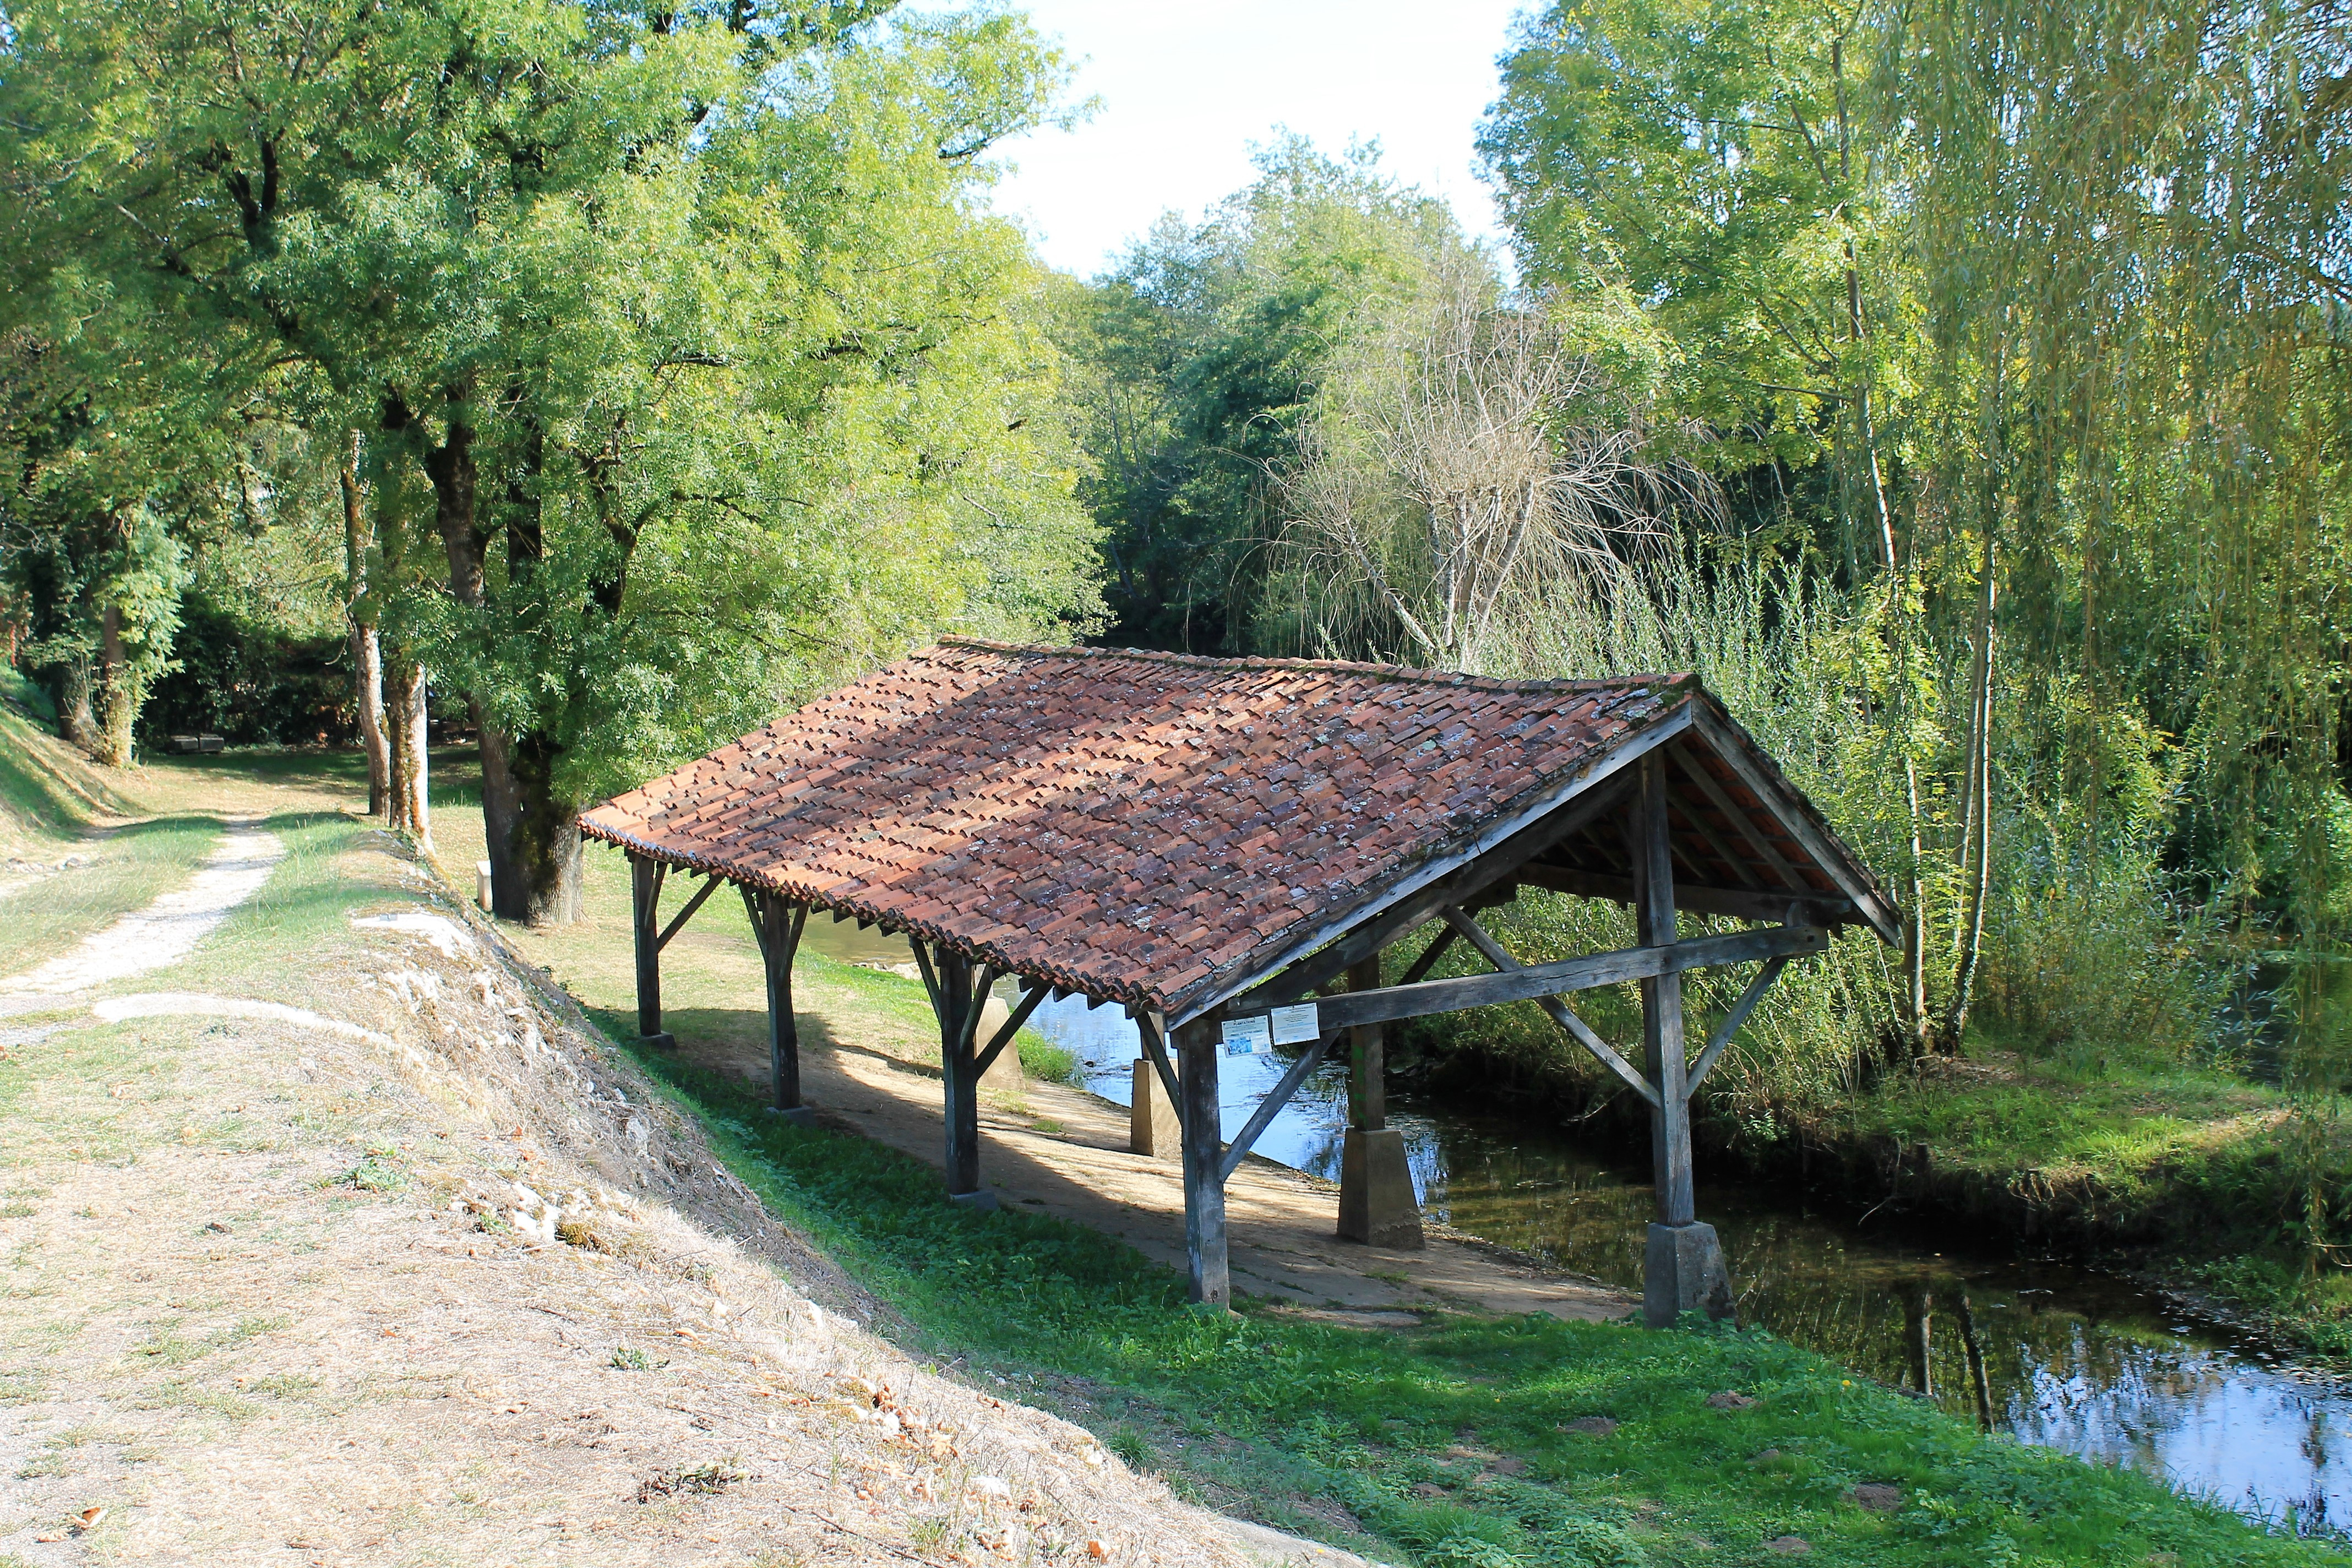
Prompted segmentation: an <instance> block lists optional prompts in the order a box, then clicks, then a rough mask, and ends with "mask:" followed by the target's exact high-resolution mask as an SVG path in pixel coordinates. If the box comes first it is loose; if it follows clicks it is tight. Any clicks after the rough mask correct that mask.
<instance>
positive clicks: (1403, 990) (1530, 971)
mask: <svg viewBox="0 0 2352 1568" xmlns="http://www.w3.org/2000/svg"><path fill="white" fill-rule="evenodd" d="M1829 944H1830V937H1829V932H1827V931H1823V930H1822V929H1821V928H1820V927H1818V926H1774V927H1771V928H1769V929H1768V930H1765V931H1734V932H1732V933H1731V934H1730V935H1728V936H1706V937H1695V938H1693V939H1691V940H1690V941H1688V942H1673V943H1668V944H1664V945H1661V946H1656V947H1629V948H1626V949H1623V950H1622V951H1621V952H1598V953H1593V954H1591V956H1590V957H1585V958H1570V959H1562V960H1560V961H1559V963H1531V964H1528V965H1527V966H1526V967H1524V968H1521V969H1517V970H1514V971H1512V972H1510V973H1505V974H1472V975H1466V976H1464V977H1463V978H1460V979H1455V980H1424V981H1421V982H1419V983H1418V984H1412V985H1391V986H1386V987H1384V988H1382V989H1381V990H1378V991H1349V992H1343V993H1341V994H1339V995H1337V996H1327V997H1325V998H1323V999H1322V1000H1321V1001H1318V1003H1317V1004H1316V1006H1317V1007H1318V1008H1319V1009H1320V1010H1321V1011H1320V1013H1319V1014H1318V1017H1319V1019H1320V1021H1321V1023H1322V1026H1323V1027H1325V1028H1327V1029H1330V1028H1343V1027H1349V1026H1354V1025H1357V1024H1380V1023H1389V1022H1392V1021H1394V1020H1396V1019H1398V1018H1422V1017H1426V1016H1429V1015H1430V1014H1432V1013H1454V1012H1459V1011H1460V1010H1461V1009H1463V1008H1465V1007H1483V1006H1485V1005H1487V1004H1489V1003H1493V1002H1525V1001H1528V1000H1530V999H1532V998H1534V997H1538V996H1560V995H1566V994H1568V993H1570V992H1571V991H1590V990H1591V989H1593V988H1594V987H1595V986H1600V985H1614V984H1618V983H1619V982H1621V981H1626V980H1643V979H1646V978H1648V977H1649V976H1651V975H1654V974H1668V973H1681V972H1682V971H1684V970H1685V969H1706V968H1711V967H1713V966H1714V965H1716V964H1719V963H1749V962H1751V961H1753V960H1755V959H1759V958H1769V957H1771V956H1772V955H1773V954H1775V953H1781V952H1785V953H1788V954H1790V955H1791V956H1795V955H1799V954H1802V953H1808V952H1825V951H1827V950H1828V947H1829ZM1250 1010H1251V1009H1245V1008H1243V1007H1240V1006H1227V1007H1223V1008H1221V1009H1219V1010H1218V1015H1217V1016H1220V1017H1236V1016H1241V1015H1242V1014H1243V1013H1244V1012H1246V1011H1250Z"/></svg>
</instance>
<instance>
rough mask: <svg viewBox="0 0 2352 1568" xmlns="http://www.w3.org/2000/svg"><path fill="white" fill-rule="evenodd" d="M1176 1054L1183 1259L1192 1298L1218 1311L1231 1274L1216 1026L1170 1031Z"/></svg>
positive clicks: (1202, 1022)
mask: <svg viewBox="0 0 2352 1568" xmlns="http://www.w3.org/2000/svg"><path fill="white" fill-rule="evenodd" d="M1176 1051H1177V1055H1178V1057H1179V1058H1181V1060H1182V1062H1183V1067H1184V1070H1183V1072H1182V1073H1181V1074H1180V1075H1179V1083H1180V1085H1181V1093H1180V1094H1179V1095H1178V1097H1177V1100H1176V1105H1177V1110H1178V1113H1179V1115H1180V1116H1181V1119H1182V1121H1183V1123H1184V1255H1185V1260H1186V1261H1187V1263H1189V1264H1190V1265H1191V1269H1192V1300H1194V1301H1195V1302H1198V1303H1199V1304H1201V1305H1202V1306H1209V1307H1223V1306H1225V1305H1227V1304H1228V1303H1229V1302H1230V1301H1231V1300H1232V1299H1233V1294H1234V1285H1233V1274H1232V1271H1231V1269H1230V1268H1229V1267H1228V1266H1227V1264H1226V1262H1225V1184H1224V1183H1223V1180H1221V1179H1220V1178H1219V1175H1218V1171H1219V1168H1220V1167H1221V1166H1222V1165H1223V1147H1222V1145H1223V1138H1222V1136H1221V1129H1220V1127H1219V1125H1218V1114H1217V1057H1218V1054H1219V1047H1218V1042H1217V1026H1215V1025H1214V1024H1212V1023H1210V1022H1208V1021H1207V1020H1206V1019H1197V1020H1195V1021H1194V1022H1192V1023H1190V1024H1185V1025H1183V1026H1180V1027H1179V1028H1178V1029H1177V1031H1176Z"/></svg>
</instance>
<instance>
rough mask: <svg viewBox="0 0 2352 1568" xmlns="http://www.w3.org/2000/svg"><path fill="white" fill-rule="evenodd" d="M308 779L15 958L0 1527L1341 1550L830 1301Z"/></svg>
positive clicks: (737, 1194) (446, 1555) (5, 1095)
mask: <svg viewBox="0 0 2352 1568" xmlns="http://www.w3.org/2000/svg"><path fill="white" fill-rule="evenodd" d="M268 804H269V805H272V806H275V807H278V809H280V810H281V811H282V810H283V809H284V807H285V805H287V804H289V803H287V802H285V801H284V800H283V799H282V798H281V799H279V800H275V801H271V802H269V803H268ZM305 804H308V803H305ZM326 817H327V814H326V813H324V812H317V813H314V814H312V815H310V816H307V817H305V816H284V817H282V818H273V819H272V821H271V822H270V824H269V826H270V827H271V828H272V829H273V830H275V831H277V832H278V833H279V834H281V835H282V836H283V837H285V838H286V839H287V840H288V842H289V846H290V847H291V848H292V851H293V852H292V853H291V854H290V855H289V858H288V860H287V861H286V863H285V864H283V865H280V866H278V867H277V868H276V869H275V870H274V871H273V872H271V873H269V878H270V884H271V885H270V886H268V888H265V889H263V890H262V893H261V895H260V896H259V898H258V899H257V905H256V907H254V908H252V909H248V910H238V911H236V912H234V913H232V914H231V915H230V916H229V917H228V919H227V920H226V923H225V924H223V925H222V926H221V929H219V930H218V931H214V932H213V933H212V934H211V935H209V936H208V937H205V940H204V941H203V942H201V943H199V944H197V945H196V946H195V949H194V952H192V953H190V954H188V956H186V957H184V958H181V959H178V960H176V961H175V962H172V961H167V962H166V963H165V964H164V966H163V967H161V968H158V969H156V970H154V971H152V972H151V973H143V974H135V975H134V974H131V973H130V971H131V970H134V969H136V968H138V967H140V965H139V964H138V963H131V962H129V960H128V959H127V958H126V957H125V955H124V954H123V953H121V952H119V951H117V950H116V948H115V947H114V946H113V945H110V943H111V942H112V939H109V942H102V943H101V944H100V950H101V951H102V952H108V953H111V954H113V956H112V957H111V958H110V959H108V960H107V961H106V962H105V963H100V964H98V965H97V966H96V969H95V970H94V971H93V972H92V974H93V976H94V978H95V980H96V981H97V982H99V984H98V989H97V991H96V992H95V993H94V994H93V993H92V992H90V991H88V990H79V991H76V992H73V993H70V994H67V993H59V992H57V991H54V990H52V989H50V984H49V981H47V980H45V981H44V983H43V984H42V987H41V990H42V992H43V994H39V995H34V994H31V993H32V991H33V988H32V987H30V986H25V987H20V988H19V992H20V994H19V995H17V996H16V997H15V998H13V999H12V1011H16V1014H17V1016H15V1017H12V1018H11V1019H9V1021H8V1023H7V1025H6V1026H5V1033H0V1148H4V1149H5V1155H0V1159H5V1167H4V1168H0V1172H4V1179H5V1194H0V1475H5V1477H6V1478H7V1479H6V1481H5V1485H0V1563H44V1564H46V1563H99V1562H116V1561H121V1562H203V1563H289V1564H293V1563H303V1564H328V1563H355V1564H356V1563H366V1564H379V1563H383V1564H404V1563H465V1564H476V1563H482V1564H502V1563H598V1564H605V1563H613V1564H625V1563H792V1564H811V1563H820V1562H827V1561H857V1562H865V1561H878V1560H882V1559H887V1558H896V1559H900V1560H907V1561H924V1562H936V1563H945V1562H960V1563H988V1562H1003V1563H1055V1562H1073V1563H1095V1562H1108V1563H1169V1564H1195V1563H1197V1564H1203V1565H1205V1564H1212V1563H1214V1564H1231V1565H1234V1568H1239V1565H1240V1564H1242V1563H1244V1562H1247V1561H1249V1560H1250V1559H1251V1558H1252V1557H1256V1558H1258V1559H1260V1560H1267V1559H1275V1558H1281V1557H1294V1558H1297V1557H1308V1556H1314V1557H1318V1558H1321V1559H1322V1560H1324V1561H1327V1562H1328V1561H1334V1560H1338V1559H1339V1554H1337V1553H1331V1552H1328V1551H1325V1550H1324V1549H1320V1548H1308V1547H1307V1546H1306V1545H1305V1543H1301V1542H1291V1541H1289V1540H1288V1538H1286V1537H1280V1536H1276V1535H1274V1534H1273V1532H1270V1531H1253V1530H1252V1529H1251V1528H1250V1527H1239V1526H1235V1525H1234V1521H1226V1520H1223V1519H1221V1518H1219V1517H1218V1516H1215V1515H1213V1514H1210V1513H1207V1512H1205V1511H1203V1510H1199V1509H1195V1508H1192V1507H1191V1506H1189V1505H1186V1504H1184V1503H1182V1502H1180V1501H1179V1500H1176V1499H1175V1498H1173V1497H1172V1496H1171V1494H1170V1493H1169V1492H1168V1491H1167V1490H1166V1489H1165V1488H1164V1487H1163V1486H1161V1485H1160V1483H1159V1482H1158V1481H1157V1480H1156V1479H1144V1478H1139V1477H1137V1476H1135V1475H1132V1474H1130V1473H1129V1471H1128V1470H1127V1469H1126V1468H1125V1467H1124V1466H1122V1465H1121V1463H1120V1462H1119V1460H1118V1458H1115V1457H1113V1456H1110V1455H1108V1454H1107V1453H1105V1452H1104V1451H1103V1450H1102V1449H1101V1448H1100V1447H1098V1446H1097V1444H1096V1443H1095V1441H1094V1439H1093V1438H1092V1437H1091V1436H1089V1435H1088V1434H1087V1433H1085V1432H1084V1431H1082V1430H1080V1429H1079V1428H1077V1427H1075V1426H1069V1425H1066V1424H1065V1423H1063V1422H1060V1421H1058V1420H1056V1419H1055V1418H1053V1417H1051V1416H1048V1415H1044V1414H1043V1413H1041V1412H1037V1411H1034V1410H1030V1409H1026V1408H1024V1407H1022V1406H1020V1405H1014V1404H1011V1403H1009V1402H1005V1401H1003V1400H1000V1399H997V1398H995V1397H993V1396H992V1395H991V1394H988V1393H986V1392H985V1391H983V1390H981V1389H976V1388H972V1387H969V1386H965V1385H962V1384H958V1383H956V1382H954V1381H951V1380H950V1379H948V1378H945V1377H941V1376H938V1375H934V1374H932V1373H929V1372H926V1371H924V1370H923V1369H921V1368H919V1367H917V1366H916V1365H914V1364H913V1363H910V1362H909V1361H908V1360H907V1359H906V1358H905V1357H904V1356H903V1355H901V1354H900V1353H899V1352H898V1351H896V1350H895V1349H893V1348H892V1347H891V1346H889V1345H888V1344H887V1343H886V1342H883V1341H882V1340H880V1339H879V1338H877V1337H876V1336H875V1335H873V1334H871V1333H869V1332H867V1331H865V1330H864V1329H863V1328H861V1327H860V1326H859V1321H858V1320H859V1319H860V1318H861V1317H862V1316H865V1315H866V1314H869V1313H870V1312H871V1311H872V1305H871V1303H870V1302H868V1301H866V1300H864V1299H863V1298H862V1297H861V1295H860V1293H859V1291H858V1290H857V1289H856V1286H855V1284H854V1283H853V1282H852V1281H850V1280H848V1279H845V1278H844V1277H842V1276H841V1275H840V1274H839V1272H838V1271H837V1270H835V1269H834V1268H832V1267H831V1266H830V1265H829V1264H827V1263H826V1262H825V1261H824V1259H823V1258H819V1257H818V1256H816V1255H815V1254H814V1252H812V1251H811V1250H810V1249H809V1248H808V1247H806V1245H805V1244H804V1243H803V1241H802V1240H801V1239H800V1238H799V1237H795V1236H793V1235H791V1234H788V1233H787V1232H785V1231H784V1230H782V1228H780V1227H779V1226H777V1225H776V1224H775V1223H774V1222H773V1221H772V1218H771V1217H770V1216H769V1215H766V1214H765V1213H764V1212H763V1211H762V1210H761V1207H760V1206H759V1205H758V1203H757V1202H756V1200H754V1199H753V1198H752V1197H751V1194H748V1193H747V1192H745V1191H744V1190H742V1189H741V1188H740V1186H739V1185H738V1184H735V1183H734V1181H733V1180H732V1179H731V1178H730V1177H729V1176H728V1175H727V1174H726V1173H724V1172H723V1171H722V1170H721V1169H720V1168H719V1166H718V1164H717V1163H716V1162H715V1161H714V1160H713V1158H712V1157H711V1155H710V1154H709V1151H708V1149H707V1148H706V1147H705V1146H704V1145H703V1143H702V1142H701V1141H700V1140H699V1138H698V1135H697V1133H696V1131H695V1130H694V1128H693V1127H692V1126H691V1125H690V1124H689V1123H688V1121H685V1120H684V1119H682V1118H680V1117H679V1116H677V1114H676V1113H675V1112H673V1111H672V1110H669V1109H667V1106H666V1105H664V1104H663V1103H662V1102H661V1100H659V1099H658V1098H657V1097H656V1095H655V1094H654V1093H653V1092H652V1091H651V1089H649V1087H648V1086H647V1085H646V1083H645V1082H644V1081H643V1080H642V1079H639V1078H638V1077H637V1075H636V1074H635V1071H634V1070H633V1068H631V1066H630V1065H629V1064H628V1063H627V1062H626V1061H625V1059H622V1058H616V1057H615V1056H614V1055H613V1054H612V1053H610V1052H609V1051H608V1049H607V1048H606V1047H604V1044H603V1042H602V1041H601V1040H599V1039H596V1038H593V1037H591V1035H590V1034H589V1033H588V1032H587V1031H586V1030H585V1029H583V1027H581V1026H580V1022H579V1020H578V1019H577V1016H576V1014H575V1013H573V1012H572V1011H571V1010H570V1009H569V1008H567V1007H566V1006H564V1005H562V1003H561V1002H560V1001H558V1000H557V999H555V998H553V997H551V996H550V995H549V994H546V993H544V992H543V991H541V989H540V988H538V987H537V986H536V985H534V984H529V983H527V981H526V976H525V974H524V973H523V971H522V969H521V967H520V965H518V964H515V963H513V962H512V961H511V960H510V959H509V957H508V956H507V955H506V954H505V952H503V951H502V950H501V948H500V947H499V945H498V944H497V943H496V942H494V941H491V940H487V939H486V938H485V937H484V936H483V935H482V934H481V933H480V932H479V931H477V930H476V929H475V927H474V926H473V925H471V924H468V923H466V922H465V921H463V919H462V917H460V918H457V919H453V918H450V917H452V916H456V915H457V910H455V908H454V906H452V905H450V904H448V903H447V902H446V900H444V898H443V895H442V894H441V892H440V890H439V888H438V885H437V883H436V882H435V881H434V880H433V879H430V878H429V877H428V876H427V874H426V873H425V872H424V871H423V870H422V869H421V868H419V867H418V866H417V865H416V864H415V861H414V860H413V858H411V857H410V856H409V855H408V853H407V852H406V851H405V850H404V848H402V847H400V846H398V845H397V844H395V843H394V841H392V840H390V839H389V838H386V837H383V836H382V835H378V834H373V833H370V832H367V831H366V830H364V829H363V828H361V827H359V826H356V825H353V824H352V823H350V822H349V821H348V819H345V820H342V821H331V820H327V819H326ZM241 858H250V857H241ZM156 890H157V891H159V892H162V891H166V889H156ZM149 912H150V913H151V914H152V910H150V911H149ZM383 917H391V918H389V919H386V918H383ZM133 918H134V919H135V918H137V917H133ZM151 925H152V922H151ZM138 934H139V933H138V931H137V929H135V928H134V929H133V930H132V931H129V932H121V931H118V933H117V935H118V936H120V937H124V938H126V939H128V938H135V937H137V936H138ZM152 937H153V932H152V931H149V938H150V939H152ZM6 941H7V933H6V932H5V931H0V972H5V970H7V969H8V968H10V967H12V966H10V965H8V964H7V963H6V958H5V954H6V952H7V948H6V945H5V944H6ZM150 955H151V956H152V953H151V954H150ZM934 1115H936V1113H935V1112H934Z"/></svg>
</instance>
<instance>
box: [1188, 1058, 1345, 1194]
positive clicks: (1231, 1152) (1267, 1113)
mask: <svg viewBox="0 0 2352 1568" xmlns="http://www.w3.org/2000/svg"><path fill="white" fill-rule="evenodd" d="M1338 1039H1339V1031H1338V1030H1336V1029H1334V1030H1332V1031H1330V1032H1329V1033H1328V1034H1326V1035H1325V1036H1324V1037H1322V1038H1321V1039H1319V1040H1318V1041H1316V1042H1315V1043H1314V1044H1313V1045H1311V1046H1309V1047H1307V1049H1305V1050H1303V1051H1301V1052H1299V1053H1298V1059H1297V1061H1295V1062H1292V1063H1291V1064H1290V1068H1289V1070H1287V1071H1286V1072H1285V1073H1284V1074H1283V1075H1282V1077H1281V1079H1280V1080H1279V1081H1277V1082H1276V1084H1275V1086H1274V1088H1273V1089H1270V1090H1268V1091H1267V1093H1266V1097H1265V1099H1264V1100H1259V1101H1258V1105H1257V1110H1255V1111H1254V1112H1252V1113H1251V1115H1250V1119H1249V1120H1248V1121H1245V1122H1244V1123H1243V1124H1242V1130H1241V1131H1239V1132H1236V1133H1235V1134H1234V1141H1233V1142H1231V1143H1229V1144H1227V1145H1226V1146H1225V1152H1224V1154H1223V1157H1222V1158H1220V1159H1219V1160H1218V1162H1217V1180H1218V1181H1219V1182H1220V1183H1224V1182H1230V1181H1232V1180H1233V1179H1234V1172H1235V1171H1237V1170H1239V1169H1240V1168H1241V1163H1242V1161H1243V1160H1244V1159H1245V1158H1247V1157H1248V1154H1249V1152H1250V1151H1251V1150H1252V1149H1253V1148H1255V1147H1256V1145H1257V1141H1258V1136H1259V1135H1260V1134H1261V1133H1263V1132H1264V1131H1265V1130H1266V1128H1268V1127H1269V1126H1271V1125H1272V1124H1273V1122H1274V1119H1275V1117H1276V1116H1277V1115H1279V1114H1280V1113H1281V1110H1282V1108H1283V1107H1284V1106H1286V1105H1287V1104H1289V1103H1290V1097H1291V1096H1292V1095H1294V1094H1297V1092H1298V1086H1299V1085H1300V1084H1302V1083H1305V1082H1306V1081H1307V1074H1308V1073H1311V1072H1313V1071H1314V1070H1315V1069H1316V1068H1318V1067H1320V1066H1322V1065H1323V1058H1325V1057H1327V1056H1328V1055H1329V1054H1330V1052H1331V1047H1332V1046H1333V1044H1334V1043H1336V1042H1337V1041H1338Z"/></svg>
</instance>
